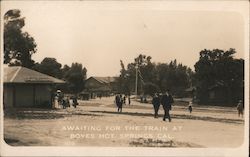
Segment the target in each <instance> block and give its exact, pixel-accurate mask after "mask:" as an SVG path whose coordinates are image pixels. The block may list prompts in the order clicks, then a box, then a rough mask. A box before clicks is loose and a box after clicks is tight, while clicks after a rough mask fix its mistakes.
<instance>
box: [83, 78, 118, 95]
mask: <svg viewBox="0 0 250 157" xmlns="http://www.w3.org/2000/svg"><path fill="white" fill-rule="evenodd" d="M116 79H117V78H116V77H90V78H88V79H87V80H86V81H85V91H84V92H88V93H89V94H90V97H91V98H95V97H96V96H98V97H101V96H109V95H110V94H112V93H115V92H116V89H117V83H116V82H117V81H116Z"/></svg>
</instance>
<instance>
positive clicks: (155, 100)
mask: <svg viewBox="0 0 250 157" xmlns="http://www.w3.org/2000/svg"><path fill="white" fill-rule="evenodd" d="M160 103H161V102H160V97H159V95H158V94H157V93H155V95H154V97H153V99H152V104H153V106H154V111H155V114H154V117H155V118H158V111H159V107H160Z"/></svg>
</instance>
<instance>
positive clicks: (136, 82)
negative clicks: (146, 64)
mask: <svg viewBox="0 0 250 157" xmlns="http://www.w3.org/2000/svg"><path fill="white" fill-rule="evenodd" d="M137 86H138V62H137V61H136V66H135V95H136V97H137V92H138V91H137Z"/></svg>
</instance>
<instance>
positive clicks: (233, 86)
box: [195, 49, 244, 104]
mask: <svg viewBox="0 0 250 157" xmlns="http://www.w3.org/2000/svg"><path fill="white" fill-rule="evenodd" d="M235 53H236V51H235V49H229V50H227V51H223V50H219V49H214V50H206V49H205V50H202V51H201V52H200V59H199V61H198V62H197V63H196V64H195V72H196V74H195V79H196V80H197V84H196V86H197V97H198V99H199V100H200V101H201V102H202V103H206V102H207V101H208V97H209V96H208V93H209V89H210V88H211V87H214V86H219V87H220V88H223V89H224V94H225V97H224V99H225V100H227V102H226V103H228V104H231V103H233V102H236V101H237V100H238V99H243V89H244V85H243V84H244V60H243V59H234V58H233V55H234V54H235Z"/></svg>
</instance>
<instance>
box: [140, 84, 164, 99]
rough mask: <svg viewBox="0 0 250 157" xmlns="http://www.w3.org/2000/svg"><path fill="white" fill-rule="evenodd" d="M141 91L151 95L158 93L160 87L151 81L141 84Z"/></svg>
mask: <svg viewBox="0 0 250 157" xmlns="http://www.w3.org/2000/svg"><path fill="white" fill-rule="evenodd" d="M143 91H144V94H145V95H151V96H153V95H154V93H159V92H160V89H159V87H158V86H157V85H156V84H154V83H151V82H147V83H145V84H144V85H143Z"/></svg>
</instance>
